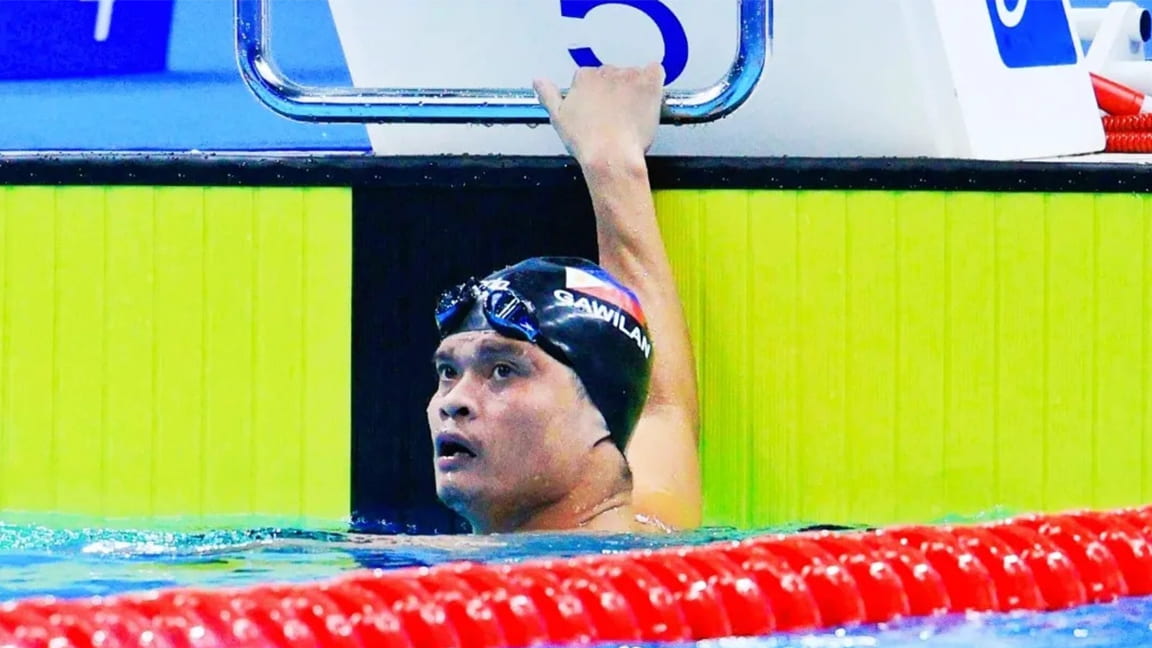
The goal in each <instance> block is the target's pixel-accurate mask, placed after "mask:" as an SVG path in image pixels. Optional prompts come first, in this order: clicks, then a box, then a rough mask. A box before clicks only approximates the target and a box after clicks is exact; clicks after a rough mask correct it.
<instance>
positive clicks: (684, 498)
mask: <svg viewBox="0 0 1152 648" xmlns="http://www.w3.org/2000/svg"><path fill="white" fill-rule="evenodd" d="M663 81H664V76H663V69H662V68H661V67H660V66H659V65H655V64H653V65H649V66H647V67H644V68H616V67H611V66H608V67H600V68H581V69H580V70H579V71H578V72H577V73H576V75H575V78H574V79H573V83H572V86H571V88H570V90H569V92H568V93H567V95H566V96H562V95H561V93H560V91H559V90H558V89H557V87H556V86H555V85H553V84H552V83H551V82H548V81H537V82H536V83H535V88H536V92H537V94H538V96H539V97H540V101H541V102H542V103H543V104H544V106H545V107H546V108H547V110H548V114H549V116H550V118H551V122H552V125H553V126H554V128H555V129H556V132H557V133H558V134H559V136H560V138H561V140H562V141H563V142H564V144H565V147H566V148H567V150H568V151H569V153H571V154H572V155H573V156H574V157H575V159H576V161H577V162H578V163H579V165H580V168H581V170H582V172H583V174H584V178H585V181H586V182H587V184H588V188H589V191H590V194H591V197H592V204H593V208H594V211H595V215H596V230H597V241H598V245H599V253H600V259H599V265H596V264H593V263H592V262H590V261H585V260H582V259H571V258H536V259H529V260H526V261H523V262H521V263H519V264H516V265H514V266H511V267H508V268H504V269H502V270H498V271H496V272H494V273H492V274H491V275H489V276H488V277H486V278H485V279H483V280H481V281H473V282H469V283H467V284H465V285H463V286H458V287H456V288H454V289H451V290H449V291H447V292H446V293H445V294H444V295H443V296H442V297H441V300H440V304H439V306H438V308H437V313H436V319H437V325H438V326H439V329H440V335H441V343H440V345H439V347H438V348H437V349H436V352H435V354H434V359H433V363H434V365H435V369H436V373H437V376H438V386H437V389H436V391H435V393H434V394H433V395H432V397H431V399H430V401H429V403H428V409H427V414H428V425H429V428H430V431H431V434H432V440H433V445H434V454H435V457H434V469H435V474H436V488H437V493H438V495H439V497H440V499H441V500H442V501H443V502H444V503H445V504H447V505H448V506H449V507H451V508H452V509H453V510H455V511H456V512H457V513H459V514H460V515H461V516H463V517H464V518H465V519H466V520H467V521H468V522H469V523H470V524H471V526H472V529H473V531H474V532H475V533H481V534H487V533H510V532H520V531H557V530H587V531H660V530H667V529H684V528H692V527H695V526H697V525H698V524H699V522H700V500H701V494H700V473H699V466H698V460H697V451H696V448H697V430H698V426H699V414H698V406H697V394H696V376H695V369H694V366H695V365H694V360H693V357H692V349H691V345H690V342H689V338H688V330H687V325H686V322H685V320H684V315H683V312H682V309H681V306H680V301H679V297H678V296H677V293H676V287H675V283H674V280H673V276H672V271H671V267H670V264H669V262H668V258H667V254H666V253H665V250H664V245H663V241H662V240H661V236H660V229H659V225H658V223H657V220H656V212H655V207H654V204H653V198H652V192H651V187H650V185H649V181H648V172H647V166H646V163H645V154H646V153H647V151H648V149H649V147H650V146H651V144H652V141H653V139H654V137H655V135H656V130H657V127H658V123H659V114H660V108H661V103H662V99H663ZM641 305H642V307H641Z"/></svg>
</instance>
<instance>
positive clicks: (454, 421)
mask: <svg viewBox="0 0 1152 648" xmlns="http://www.w3.org/2000/svg"><path fill="white" fill-rule="evenodd" d="M433 364H434V366H435V368H436V373H437V376H438V384H437V389H436V392H435V393H434V394H433V395H432V399H431V400H430V402H429V403H428V427H429V429H430V431H431V433H432V443H433V455H434V456H433V462H434V466H435V473H436V491H437V494H438V495H439V496H440V499H441V500H443V501H444V503H445V504H447V505H448V506H449V507H451V508H453V509H454V510H456V511H457V512H459V513H461V514H462V515H464V516H465V517H477V516H479V517H484V518H488V519H492V518H497V517H499V518H502V519H503V518H507V517H508V516H516V515H518V514H519V513H520V512H521V511H526V510H530V509H532V508H534V507H539V506H545V505H547V504H551V503H553V502H555V501H556V500H558V499H559V498H561V497H563V496H564V495H565V494H567V493H568V492H569V491H570V490H571V488H572V486H573V485H574V484H576V483H577V482H578V480H579V479H580V476H581V473H582V470H583V469H584V467H585V466H586V465H587V464H586V463H585V462H586V459H587V456H588V454H589V453H590V451H591V450H592V447H593V446H594V445H595V444H596V442H597V441H598V440H599V439H600V438H602V437H603V436H605V435H606V432H604V427H603V425H604V424H603V418H602V417H600V414H599V411H598V410H596V408H595V407H594V406H593V405H592V404H591V402H590V401H589V400H588V398H587V397H586V396H585V395H584V392H583V390H582V389H581V388H580V384H579V380H578V379H577V378H576V374H575V373H573V372H572V371H571V369H569V368H568V367H566V366H565V365H563V364H561V363H560V362H558V361H556V360H555V359H554V358H552V357H551V356H549V355H548V354H546V353H544V352H543V351H541V350H540V349H539V348H538V347H537V346H535V345H533V344H529V343H527V342H520V341H517V340H512V339H509V338H506V337H503V336H501V335H498V334H497V333H495V332H492V331H471V332H466V333H458V334H455V335H451V336H449V337H447V338H446V339H445V340H444V341H443V342H442V343H441V344H440V347H439V348H438V349H437V350H436V353H435V355H434V356H433Z"/></svg>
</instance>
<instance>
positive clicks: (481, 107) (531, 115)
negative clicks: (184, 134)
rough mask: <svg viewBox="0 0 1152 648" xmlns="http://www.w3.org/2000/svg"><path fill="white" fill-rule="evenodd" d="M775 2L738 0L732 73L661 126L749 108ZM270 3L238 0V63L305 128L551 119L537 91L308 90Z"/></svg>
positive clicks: (681, 96) (683, 99) (274, 104)
mask: <svg viewBox="0 0 1152 648" xmlns="http://www.w3.org/2000/svg"><path fill="white" fill-rule="evenodd" d="M767 1H768V0H737V2H739V5H740V18H739V23H740V46H739V49H738V50H737V52H736V57H735V59H734V60H733V62H732V66H731V67H730V68H729V69H728V73H727V74H725V75H724V77H723V78H722V79H720V80H719V81H717V82H716V83H715V84H713V85H711V86H709V87H707V88H703V89H700V90H689V91H677V90H670V91H668V92H667V94H666V97H665V102H664V109H663V112H662V114H661V119H660V121H661V123H664V124H694V123H703V122H709V121H715V120H717V119H720V118H721V117H724V116H725V115H728V114H729V113H731V112H732V111H734V110H736V109H737V108H738V107H740V105H741V104H743V103H744V102H745V101H746V100H747V99H748V97H749V96H751V94H752V91H753V90H754V89H755V88H756V85H757V84H758V83H759V81H760V77H761V75H762V74H763V72H764V63H765V58H766V56H767V38H768V36H767V27H768V25H767V9H766V6H765V5H766V2H767ZM270 2H271V0H236V59H237V63H238V64H239V66H240V73H241V76H243V77H244V81H245V83H246V84H247V85H248V87H249V89H250V90H251V91H252V92H253V93H254V94H255V95H256V97H257V98H259V99H260V101H262V102H263V103H264V104H265V105H267V106H268V107H269V108H271V109H272V110H274V111H276V112H278V113H280V114H281V115H284V116H285V117H289V118H291V119H296V120H300V121H310V122H361V123H364V122H373V123H456V124H474V123H488V124H491V123H505V124H539V123H546V122H547V121H548V114H547V112H546V111H545V110H544V107H543V106H541V105H540V104H539V102H538V101H537V99H536V94H535V93H534V92H533V91H532V89H531V88H481V89H464V88H354V87H342V88H340V87H336V88H333V87H319V86H305V85H301V84H299V83H296V82H295V81H293V80H291V79H289V78H288V77H287V76H285V75H284V73H283V72H282V71H281V70H280V69H279V67H277V65H276V63H275V61H273V60H272V56H271V30H270V29H269V5H270Z"/></svg>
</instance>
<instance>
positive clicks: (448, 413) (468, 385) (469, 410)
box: [438, 373, 476, 420]
mask: <svg viewBox="0 0 1152 648" xmlns="http://www.w3.org/2000/svg"><path fill="white" fill-rule="evenodd" d="M470 375H471V374H469V373H465V374H464V375H463V376H462V377H461V378H460V380H458V381H456V384H454V385H452V388H451V389H449V390H448V391H447V392H446V393H445V394H444V395H443V396H442V397H441V398H440V404H439V408H438V409H439V411H440V419H441V420H449V419H458V418H471V417H472V416H473V415H474V414H475V413H476V399H475V390H474V389H473V385H472V383H473V381H472V379H471V378H470Z"/></svg>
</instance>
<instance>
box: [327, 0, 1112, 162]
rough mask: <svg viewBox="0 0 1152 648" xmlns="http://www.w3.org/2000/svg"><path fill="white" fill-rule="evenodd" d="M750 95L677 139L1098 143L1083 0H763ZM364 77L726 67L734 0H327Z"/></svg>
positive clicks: (451, 131)
mask: <svg viewBox="0 0 1152 648" xmlns="http://www.w3.org/2000/svg"><path fill="white" fill-rule="evenodd" d="M764 1H765V2H766V3H767V4H768V18H769V20H768V25H767V28H766V30H765V31H766V33H765V34H764V35H763V37H764V38H765V39H766V44H767V48H768V59H767V63H766V66H765V69H764V73H763V76H762V78H761V80H760V83H759V85H758V87H757V89H756V90H755V92H754V93H753V95H752V97H751V98H750V99H749V100H748V101H747V102H746V103H745V104H744V105H743V106H741V107H740V108H738V109H737V110H736V111H735V112H734V113H732V114H731V115H729V116H728V117H725V118H723V119H720V120H718V121H716V122H711V123H707V124H703V125H694V126H683V127H682V126H664V127H662V128H663V129H664V131H665V132H662V133H661V135H660V137H659V138H658V140H657V144H656V147H655V148H654V150H653V151H652V152H653V154H657V155H667V156H824V157H837V156H868V157H884V156H900V157H921V156H923V157H937V158H968V159H993V160H1010V159H1026V158H1043V157H1051V156H1066V155H1074V154H1080V153H1090V152H1096V151H1100V150H1102V149H1103V147H1104V133H1103V129H1102V127H1101V123H1100V119H1099V110H1098V109H1097V106H1096V101H1095V97H1094V94H1093V91H1092V85H1091V81H1090V78H1089V74H1088V69H1087V67H1086V66H1085V64H1084V53H1083V51H1082V46H1081V44H1080V40H1079V38H1078V37H1077V36H1076V35H1075V31H1074V28H1073V24H1072V20H1071V18H1070V7H1069V4H1068V0H764ZM329 3H330V6H331V8H332V12H333V16H334V18H335V22H336V27H337V31H338V33H339V36H340V40H341V43H342V46H343V49H344V54H345V58H346V60H347V61H348V65H349V68H350V72H351V76H352V79H353V82H354V83H355V84H356V85H357V86H359V87H374V88H437V87H439V88H493V87H504V88H508V87H513V88H525V87H528V86H529V85H530V83H531V80H532V79H533V78H535V77H548V78H551V79H552V80H553V81H555V82H556V83H558V84H560V85H562V86H563V85H566V84H567V82H568V81H569V80H570V79H571V77H572V74H573V73H574V71H575V69H576V67H577V65H580V64H588V62H589V61H592V60H597V61H602V62H605V63H610V64H616V65H635V64H641V63H645V62H648V61H652V60H662V59H663V60H664V61H665V69H666V72H667V76H668V77H669V81H670V83H669V87H670V88H675V89H685V90H694V89H698V88H703V87H707V86H709V85H712V84H713V83H715V82H716V81H717V79H720V78H723V76H724V75H725V74H726V72H727V70H728V68H729V66H730V65H731V63H732V60H733V57H734V53H735V51H736V49H737V46H738V44H739V40H738V39H739V38H740V36H739V29H738V24H737V3H736V2H735V0H710V1H709V2H700V1H699V0H559V2H540V0H486V1H485V2H482V3H480V2H462V1H461V0H422V1H421V2H381V1H380V0H329ZM368 130H369V135H370V138H371V141H372V146H373V149H374V151H375V152H376V153H377V154H379V155H409V154H471V155H486V154H503V155H558V154H562V153H563V149H562V148H561V146H560V144H559V142H557V141H556V137H555V135H554V134H553V133H552V132H550V129H547V128H536V129H533V128H531V127H529V126H526V125H501V126H494V127H490V128H486V127H484V126H482V125H446V124H435V125H425V124H387V125H384V124H377V125H371V126H369V129H368Z"/></svg>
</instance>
